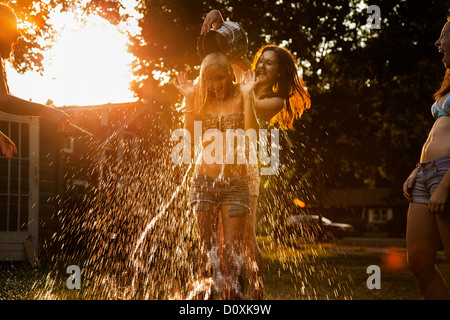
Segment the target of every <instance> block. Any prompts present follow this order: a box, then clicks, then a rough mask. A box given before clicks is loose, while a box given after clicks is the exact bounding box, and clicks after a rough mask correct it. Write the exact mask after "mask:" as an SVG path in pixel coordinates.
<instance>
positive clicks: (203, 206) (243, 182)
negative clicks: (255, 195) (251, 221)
mask: <svg viewBox="0 0 450 320" xmlns="http://www.w3.org/2000/svg"><path fill="white" fill-rule="evenodd" d="M248 183H249V178H248V177H247V176H246V177H231V178H213V177H208V176H205V175H202V174H199V173H195V174H194V177H193V178H192V185H191V192H190V203H191V205H192V204H195V203H198V207H197V211H210V210H211V209H214V211H215V212H218V211H219V210H220V206H221V205H228V213H229V216H230V217H237V216H241V215H244V214H249V213H250V193H249V187H248ZM211 206H213V207H211Z"/></svg>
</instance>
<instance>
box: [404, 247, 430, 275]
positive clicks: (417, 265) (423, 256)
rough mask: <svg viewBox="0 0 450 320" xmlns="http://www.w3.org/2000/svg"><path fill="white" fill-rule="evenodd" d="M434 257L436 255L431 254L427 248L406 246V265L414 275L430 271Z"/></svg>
mask: <svg viewBox="0 0 450 320" xmlns="http://www.w3.org/2000/svg"><path fill="white" fill-rule="evenodd" d="M435 259H436V256H435V255H433V254H431V253H430V252H429V251H428V250H420V249H418V248H415V249H409V248H408V252H407V262H408V266H409V268H410V269H411V271H412V272H413V273H414V274H416V275H420V274H427V273H432V272H433V270H434V266H435Z"/></svg>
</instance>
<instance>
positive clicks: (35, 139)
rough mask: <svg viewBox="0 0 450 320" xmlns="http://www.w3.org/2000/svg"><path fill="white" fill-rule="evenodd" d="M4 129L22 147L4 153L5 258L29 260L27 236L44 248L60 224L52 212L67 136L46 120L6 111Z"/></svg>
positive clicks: (0, 202) (0, 252)
mask: <svg viewBox="0 0 450 320" xmlns="http://www.w3.org/2000/svg"><path fill="white" fill-rule="evenodd" d="M0 130H1V131H2V132H3V133H5V134H6V135H8V136H9V137H10V138H11V139H12V140H13V141H14V143H15V144H16V146H17V149H18V154H17V155H14V157H13V158H12V159H7V158H6V157H5V156H3V155H0V260H10V261H16V260H26V258H27V257H26V254H25V250H24V243H25V242H26V240H27V239H29V240H30V241H31V242H32V244H33V248H34V250H35V252H38V249H39V247H45V243H46V240H48V239H50V238H51V236H52V233H53V232H54V229H55V228H56V225H55V221H54V220H53V219H52V217H53V215H54V206H53V202H54V200H55V199H56V196H57V195H58V193H60V192H61V191H62V178H63V175H62V171H61V168H62V167H61V165H60V158H59V150H60V148H59V147H60V144H61V136H60V135H59V134H58V133H57V127H56V125H55V124H53V123H50V122H48V121H47V120H46V119H39V118H37V117H22V116H13V115H9V114H4V113H0Z"/></svg>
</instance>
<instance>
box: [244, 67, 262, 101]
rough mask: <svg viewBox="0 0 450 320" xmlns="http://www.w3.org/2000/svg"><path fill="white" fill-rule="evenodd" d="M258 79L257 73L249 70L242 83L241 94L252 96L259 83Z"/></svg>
mask: <svg viewBox="0 0 450 320" xmlns="http://www.w3.org/2000/svg"><path fill="white" fill-rule="evenodd" d="M258 81H259V80H258V78H257V77H256V73H255V72H254V71H251V70H247V71H246V72H245V73H244V78H243V79H242V81H241V92H242V94H243V95H244V96H245V95H250V94H252V93H253V89H254V88H255V86H256V84H257V83H258Z"/></svg>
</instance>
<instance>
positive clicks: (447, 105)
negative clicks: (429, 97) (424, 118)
mask: <svg viewBox="0 0 450 320" xmlns="http://www.w3.org/2000/svg"><path fill="white" fill-rule="evenodd" d="M448 98H450V95H449V96H448V97H447V98H446V99H445V101H444V103H443V104H442V108H439V105H438V102H439V100H440V99H441V98H439V99H438V100H437V101H436V102H435V103H433V105H432V106H431V113H432V114H433V117H434V118H435V119H438V118H439V117H442V116H444V117H448V116H450V101H449V99H448Z"/></svg>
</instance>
